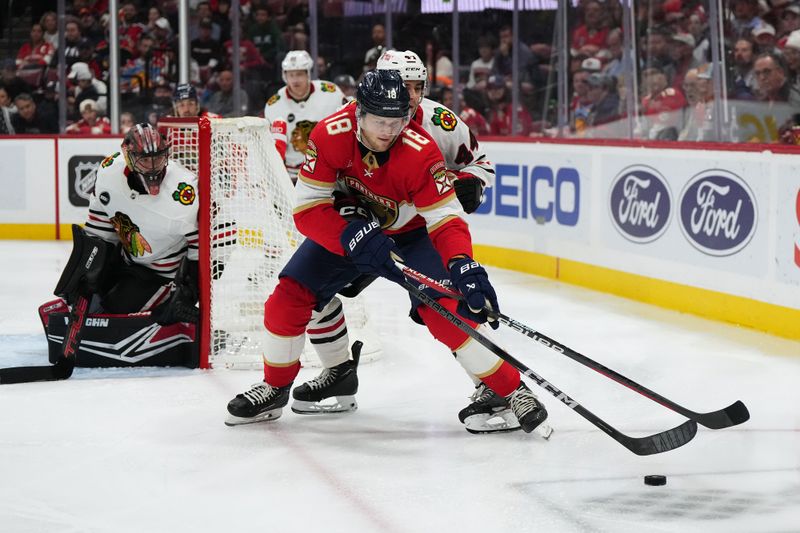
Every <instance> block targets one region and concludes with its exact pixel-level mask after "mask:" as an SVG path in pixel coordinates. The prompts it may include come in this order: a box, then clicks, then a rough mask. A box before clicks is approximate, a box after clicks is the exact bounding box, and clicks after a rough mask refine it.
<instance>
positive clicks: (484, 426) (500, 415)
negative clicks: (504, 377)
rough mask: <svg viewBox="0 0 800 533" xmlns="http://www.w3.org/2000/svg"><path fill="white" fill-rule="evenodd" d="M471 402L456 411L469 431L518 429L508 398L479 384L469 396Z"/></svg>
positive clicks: (498, 431) (484, 431)
mask: <svg viewBox="0 0 800 533" xmlns="http://www.w3.org/2000/svg"><path fill="white" fill-rule="evenodd" d="M470 399H471V400H472V403H470V404H469V405H468V406H466V407H465V408H463V409H462V410H461V411H460V412H459V413H458V419H459V420H461V423H462V424H464V427H466V429H467V431H469V432H470V433H500V432H505V431H516V430H518V429H520V427H521V426H520V425H519V420H517V417H516V416H515V415H514V412H513V411H511V407H510V406H509V404H508V400H506V399H505V398H503V397H502V396H498V395H497V393H496V392H494V391H493V390H492V389H490V388H489V387H487V386H486V384H485V383H481V384H479V385H478V386H477V387H476V388H475V392H474V393H472V397H471V398H470Z"/></svg>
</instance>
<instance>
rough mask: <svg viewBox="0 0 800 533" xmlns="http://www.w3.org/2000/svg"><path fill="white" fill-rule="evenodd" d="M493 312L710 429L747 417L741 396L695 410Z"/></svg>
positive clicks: (592, 367) (506, 322)
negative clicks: (718, 405) (708, 409)
mask: <svg viewBox="0 0 800 533" xmlns="http://www.w3.org/2000/svg"><path fill="white" fill-rule="evenodd" d="M496 316H497V318H498V320H500V323H501V324H504V325H506V326H508V327H510V328H511V329H513V330H515V331H517V332H519V333H522V334H523V335H525V336H526V337H528V338H530V339H533V340H535V341H536V342H538V343H539V344H542V345H543V346H546V347H547V348H550V349H551V350H553V351H555V352H558V353H560V354H562V355H565V356H567V357H569V358H570V359H572V360H573V361H576V362H578V363H580V364H582V365H584V366H586V367H588V368H591V369H592V370H594V371H595V372H597V373H599V374H601V375H603V376H605V377H607V378H609V379H611V380H613V381H616V382H617V383H619V384H620V385H623V386H625V387H627V388H629V389H631V390H632V391H634V392H637V393H639V394H641V395H642V396H644V397H645V398H648V399H650V400H652V401H654V402H656V403H658V404H660V405H662V406H664V407H666V408H667V409H670V410H672V411H675V412H676V413H678V414H681V415H683V416H685V417H686V418H688V419H689V420H693V421H695V422H697V423H698V424H700V425H702V426H705V427H707V428H709V429H724V428H727V427H731V426H736V425H739V424H742V423H744V422H747V421H748V420H749V419H750V412H749V411H748V410H747V407H746V406H745V405H744V403H742V401H741V400H737V401H736V402H734V403H733V404H731V405H729V406H728V407H726V408H724V409H720V410H718V411H711V412H709V413H696V412H694V411H692V410H690V409H687V408H686V407H683V406H682V405H679V404H677V403H675V402H673V401H672V400H669V399H668V398H665V397H664V396H661V395H660V394H658V393H657V392H654V391H652V390H650V389H648V388H647V387H645V386H644V385H640V384H639V383H637V382H635V381H633V380H632V379H630V378H627V377H625V376H623V375H622V374H620V373H619V372H616V371H614V370H611V369H610V368H608V367H607V366H605V365H603V364H601V363H598V362H597V361H595V360H593V359H590V358H588V357H586V356H585V355H583V354H581V353H579V352H576V351H575V350H573V349H572V348H569V347H567V346H565V345H563V344H561V343H560V342H558V341H556V340H554V339H551V338H550V337H548V336H547V335H543V334H542V333H539V332H538V331H536V330H534V329H533V328H530V327H528V326H526V325H525V324H522V323H521V322H519V321H517V320H514V319H513V318H511V317H509V316H507V315H504V314H503V313H497V314H496Z"/></svg>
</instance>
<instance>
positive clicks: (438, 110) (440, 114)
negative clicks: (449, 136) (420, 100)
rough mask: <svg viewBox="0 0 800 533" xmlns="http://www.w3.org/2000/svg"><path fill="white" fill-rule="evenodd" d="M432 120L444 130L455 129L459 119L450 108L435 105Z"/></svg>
mask: <svg viewBox="0 0 800 533" xmlns="http://www.w3.org/2000/svg"><path fill="white" fill-rule="evenodd" d="M431 122H433V123H434V124H436V125H437V126H439V127H440V128H442V129H443V130H444V131H453V130H454V129H456V124H458V119H457V118H456V116H455V115H454V114H453V112H452V111H450V110H449V109H446V108H444V107H434V108H433V117H431Z"/></svg>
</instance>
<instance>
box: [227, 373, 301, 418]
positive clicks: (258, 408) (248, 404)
mask: <svg viewBox="0 0 800 533" xmlns="http://www.w3.org/2000/svg"><path fill="white" fill-rule="evenodd" d="M291 388H292V386H291V385H286V386H285V387H272V386H270V385H268V384H267V383H264V382H263V381H261V382H259V383H256V384H254V385H253V386H252V387H251V388H250V390H249V391H246V392H243V393H242V394H237V395H236V398H234V399H233V400H231V401H230V402H228V412H229V413H230V416H229V417H228V419H227V420H226V421H225V425H226V426H238V425H241V424H254V423H256V422H264V421H266V420H277V419H278V418H280V416H281V412H282V411H283V408H284V407H285V406H286V404H287V403H289V389H291Z"/></svg>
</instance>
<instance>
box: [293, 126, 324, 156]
mask: <svg viewBox="0 0 800 533" xmlns="http://www.w3.org/2000/svg"><path fill="white" fill-rule="evenodd" d="M316 125H317V123H316V122H311V121H310V120H301V121H300V122H298V123H297V126H295V128H294V129H293V130H292V136H291V137H290V139H289V142H290V143H292V147H293V148H294V149H295V150H296V151H298V152H305V151H306V148H308V136H309V135H311V130H313V129H314V126H316Z"/></svg>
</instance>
